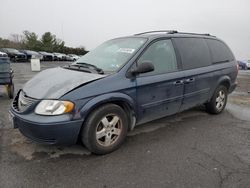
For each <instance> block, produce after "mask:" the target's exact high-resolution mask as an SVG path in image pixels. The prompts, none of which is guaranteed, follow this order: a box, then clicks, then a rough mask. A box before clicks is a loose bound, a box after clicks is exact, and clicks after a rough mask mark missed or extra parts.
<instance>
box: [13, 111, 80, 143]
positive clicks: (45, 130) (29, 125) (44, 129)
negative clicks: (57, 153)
mask: <svg viewBox="0 0 250 188" xmlns="http://www.w3.org/2000/svg"><path fill="white" fill-rule="evenodd" d="M11 113H12V114H13V115H14V116H13V123H14V127H15V128H18V129H19V131H20V132H21V133H22V134H23V135H24V136H26V137H27V138H29V139H31V140H33V141H35V142H37V143H40V144H49V145H52V144H53V145H54V144H56V145H71V144H75V143H76V141H77V138H78V135H79V132H80V129H81V126H82V120H74V121H63V122H53V123H40V122H33V121H29V120H25V119H23V118H21V117H19V116H18V115H17V114H16V113H15V112H14V111H13V110H11Z"/></svg>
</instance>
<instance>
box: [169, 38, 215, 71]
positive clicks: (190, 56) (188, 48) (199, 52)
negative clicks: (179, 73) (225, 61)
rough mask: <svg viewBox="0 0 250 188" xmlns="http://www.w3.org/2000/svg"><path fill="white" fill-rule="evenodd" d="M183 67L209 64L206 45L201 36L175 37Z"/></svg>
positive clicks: (188, 67) (208, 53)
mask: <svg viewBox="0 0 250 188" xmlns="http://www.w3.org/2000/svg"><path fill="white" fill-rule="evenodd" d="M174 41H175V44H176V45H177V48H178V50H179V53H180V56H181V61H182V67H183V69H185V70H187V69H193V68H199V67H205V66H209V65H211V57H210V52H209V48H208V45H207V43H206V41H205V40H204V39H203V38H175V39H174Z"/></svg>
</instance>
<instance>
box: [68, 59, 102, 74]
mask: <svg viewBox="0 0 250 188" xmlns="http://www.w3.org/2000/svg"><path fill="white" fill-rule="evenodd" d="M77 65H78V66H82V67H85V68H89V67H92V68H93V69H94V70H95V71H97V72H98V73H99V74H104V71H103V70H102V69H101V68H99V67H97V66H95V65H92V64H89V63H84V62H77V63H76V64H73V65H72V66H77Z"/></svg>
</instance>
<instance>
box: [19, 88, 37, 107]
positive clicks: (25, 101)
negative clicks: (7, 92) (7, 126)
mask: <svg viewBox="0 0 250 188" xmlns="http://www.w3.org/2000/svg"><path fill="white" fill-rule="evenodd" d="M35 102H37V100H36V99H32V98H30V97H27V96H25V94H24V92H23V91H20V93H19V96H18V102H17V107H18V111H19V112H24V111H26V110H27V109H28V108H29V107H30V106H32V105H33V104H34V103H35Z"/></svg>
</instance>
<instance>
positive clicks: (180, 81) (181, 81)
mask: <svg viewBox="0 0 250 188" xmlns="http://www.w3.org/2000/svg"><path fill="white" fill-rule="evenodd" d="M182 84H183V80H177V81H175V82H174V85H182Z"/></svg>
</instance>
